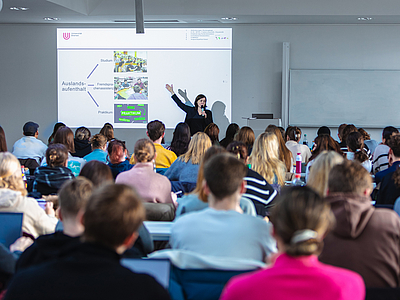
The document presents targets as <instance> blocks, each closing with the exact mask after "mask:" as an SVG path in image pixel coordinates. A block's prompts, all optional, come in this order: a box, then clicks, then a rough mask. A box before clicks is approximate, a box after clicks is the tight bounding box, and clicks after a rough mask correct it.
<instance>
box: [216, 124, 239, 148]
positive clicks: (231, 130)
mask: <svg viewBox="0 0 400 300" xmlns="http://www.w3.org/2000/svg"><path fill="white" fill-rule="evenodd" d="M239 129H240V127H239V125H238V124H236V123H231V124H229V126H228V128H226V133H225V138H223V139H222V140H221V141H220V142H219V144H220V145H221V147H224V148H226V147H227V146H228V145H229V144H230V143H232V142H233V139H234V138H235V135H236V134H237V133H238V132H239Z"/></svg>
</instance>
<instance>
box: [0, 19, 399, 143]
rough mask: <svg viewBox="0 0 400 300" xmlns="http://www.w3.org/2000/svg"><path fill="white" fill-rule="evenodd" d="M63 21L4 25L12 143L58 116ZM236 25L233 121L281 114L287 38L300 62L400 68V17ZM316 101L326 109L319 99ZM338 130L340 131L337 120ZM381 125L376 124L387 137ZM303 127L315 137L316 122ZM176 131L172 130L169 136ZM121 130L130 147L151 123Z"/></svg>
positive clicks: (298, 65)
mask: <svg viewBox="0 0 400 300" xmlns="http://www.w3.org/2000/svg"><path fill="white" fill-rule="evenodd" d="M82 26H83V24H81V25H76V26H74V27H82ZM59 27H63V26H59ZM64 27H72V26H64ZM103 27H105V26H103ZM154 27H156V26H154ZM212 27H215V24H213V26H212ZM221 27H225V26H221ZM56 28H57V27H56V26H54V25H0V41H1V42H0V54H1V55H0V66H1V72H0V103H1V106H0V107H1V109H0V125H1V126H2V127H3V128H4V129H5V131H6V135H7V143H8V147H9V149H11V147H12V145H13V143H14V142H15V141H16V140H17V139H18V138H19V137H20V136H21V134H22V126H23V124H24V123H25V122H26V121H28V120H33V121H36V122H38V123H39V124H40V128H39V130H40V135H39V138H40V139H42V140H43V141H46V140H47V138H48V136H49V135H50V134H51V132H52V127H53V125H54V123H55V122H56V121H57V120H56V118H57V107H56V105H57V104H56V97H57V91H56ZM232 28H233V51H232V62H233V64H232V95H233V98H232V102H233V105H232V121H233V122H236V123H238V124H239V125H240V126H243V125H246V121H245V120H243V119H242V117H250V116H251V114H252V113H273V114H274V116H275V117H280V115H281V67H282V43H283V42H290V45H291V52H290V64H291V65H290V66H291V68H293V69H306V68H308V69H400V25H235V26H233V27H232ZM210 71H212V69H210ZM160 88H162V89H164V87H160ZM210 96H211V95H210ZM210 96H209V97H210ZM166 97H168V94H166ZM211 97H212V96H211ZM349 105H351V103H349ZM379 105H384V103H382V104H379ZM315 107H316V109H318V103H315ZM343 109H345V107H344V108H343ZM388 109H390V108H388ZM360 113H363V108H362V107H360ZM377 117H380V118H384V116H377ZM351 122H352V121H351V120H348V123H351ZM399 123H400V122H399ZM321 125H323V124H321ZM355 125H357V124H355ZM388 125H394V126H399V125H400V124H388ZM332 130H333V131H334V132H332V136H334V137H335V136H336V128H332ZM381 130H382V129H377V130H368V131H370V132H371V133H372V137H373V138H375V139H377V140H380V134H381ZM97 131H98V129H93V130H92V132H93V133H96V132H97ZM303 131H305V132H306V133H307V135H308V137H309V141H311V140H312V138H313V137H314V136H315V132H316V129H315V128H304V129H303ZM171 136H172V130H169V131H168V132H167V140H170V139H171ZM224 136H225V129H224V128H221V133H220V138H221V139H222V138H223V137H224ZM116 137H118V138H120V139H123V140H126V141H127V143H128V148H129V149H130V150H133V146H134V143H135V141H136V140H137V139H138V138H141V137H145V131H144V130H128V129H125V130H123V129H121V130H116Z"/></svg>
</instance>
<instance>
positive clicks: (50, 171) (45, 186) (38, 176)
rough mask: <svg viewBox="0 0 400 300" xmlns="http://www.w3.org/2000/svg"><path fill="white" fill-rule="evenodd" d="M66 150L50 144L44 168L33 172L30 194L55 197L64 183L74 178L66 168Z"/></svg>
mask: <svg viewBox="0 0 400 300" xmlns="http://www.w3.org/2000/svg"><path fill="white" fill-rule="evenodd" d="M67 160H68V149H67V147H65V146H64V145H63V144H51V145H50V146H49V147H48V148H47V150H46V161H47V165H46V166H41V167H39V168H37V169H36V171H35V180H34V181H33V188H32V192H38V193H40V194H41V195H44V196H47V195H55V194H57V192H58V190H59V189H60V188H61V186H62V185H63V183H64V182H65V181H68V180H71V179H73V178H74V177H75V176H74V174H73V173H72V171H71V170H70V169H68V168H67Z"/></svg>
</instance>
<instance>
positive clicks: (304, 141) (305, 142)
mask: <svg viewBox="0 0 400 300" xmlns="http://www.w3.org/2000/svg"><path fill="white" fill-rule="evenodd" d="M303 145H306V146H307V147H308V141H307V134H304V138H303Z"/></svg>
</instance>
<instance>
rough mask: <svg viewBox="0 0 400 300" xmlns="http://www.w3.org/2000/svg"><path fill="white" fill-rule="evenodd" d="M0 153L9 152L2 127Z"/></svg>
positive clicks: (0, 130) (0, 131) (0, 129)
mask: <svg viewBox="0 0 400 300" xmlns="http://www.w3.org/2000/svg"><path fill="white" fill-rule="evenodd" d="M0 152H7V141H6V134H5V132H4V129H3V127H1V126H0Z"/></svg>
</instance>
